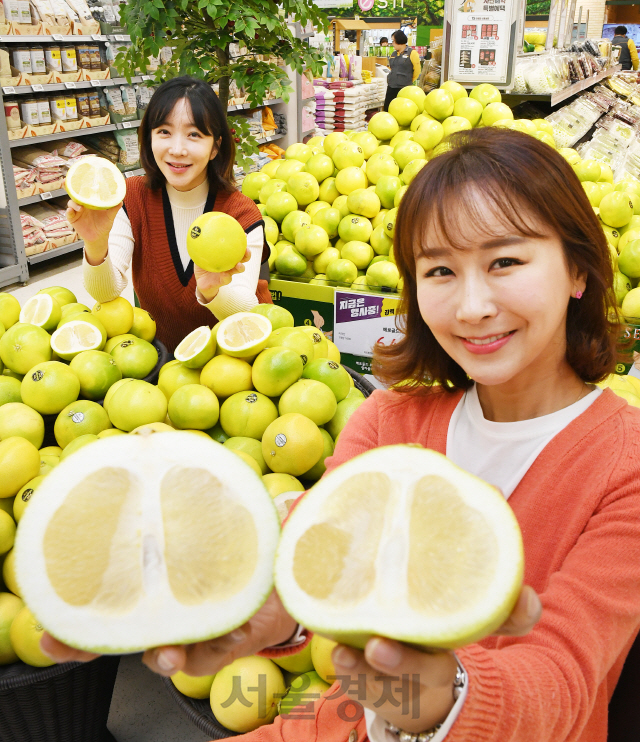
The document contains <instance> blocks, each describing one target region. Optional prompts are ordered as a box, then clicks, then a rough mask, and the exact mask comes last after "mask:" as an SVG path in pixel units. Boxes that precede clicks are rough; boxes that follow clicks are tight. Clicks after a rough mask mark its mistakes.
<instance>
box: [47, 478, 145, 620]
mask: <svg viewBox="0 0 640 742" xmlns="http://www.w3.org/2000/svg"><path fill="white" fill-rule="evenodd" d="M139 507H140V488H139V483H137V482H136V481H135V480H133V479H132V478H131V476H130V474H129V472H128V471H127V470H126V469H116V468H111V467H105V468H104V469H100V470H98V471H96V472H95V473H93V474H90V475H89V476H87V477H86V478H85V479H84V480H83V481H82V482H80V483H79V484H78V485H76V486H75V487H74V488H73V489H72V490H71V492H70V493H69V495H68V496H67V498H66V499H65V501H64V503H63V504H62V505H61V506H60V507H59V508H58V510H57V511H56V512H55V514H54V516H53V517H52V519H51V521H50V523H49V525H48V526H47V530H46V532H45V538H44V557H45V562H46V565H47V575H48V577H49V580H50V581H51V585H52V586H53V589H54V590H55V591H56V593H57V594H58V595H59V597H60V598H61V599H62V600H64V601H65V602H66V603H69V604H70V605H75V606H86V605H89V604H93V605H94V606H96V607H97V608H100V609H101V610H102V611H114V612H116V613H120V612H124V611H126V610H128V609H129V608H131V607H133V606H134V605H135V603H136V602H137V600H138V599H139V597H140V595H141V593H142V568H141V565H140V559H138V558H137V552H138V551H139V538H138V537H137V533H136V527H135V520H136V519H135V511H136V510H138V509H139ZM78 554H84V555H85V558H84V559H78V556H77V555H78ZM88 554H90V555H91V558H86V555H88Z"/></svg>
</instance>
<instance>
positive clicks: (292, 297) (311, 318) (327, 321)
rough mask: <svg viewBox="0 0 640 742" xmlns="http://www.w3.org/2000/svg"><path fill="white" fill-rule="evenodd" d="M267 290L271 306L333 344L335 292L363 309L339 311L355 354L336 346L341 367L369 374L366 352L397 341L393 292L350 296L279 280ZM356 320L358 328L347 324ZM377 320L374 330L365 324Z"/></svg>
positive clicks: (341, 291) (340, 290)
mask: <svg viewBox="0 0 640 742" xmlns="http://www.w3.org/2000/svg"><path fill="white" fill-rule="evenodd" d="M269 289H270V291H271V298H272V299H273V303H274V304H279V305H280V306H282V307H284V308H285V309H288V310H289V311H290V312H291V314H292V315H293V318H294V321H295V324H296V325H308V326H311V327H316V328H318V329H319V330H322V332H324V334H325V335H326V336H327V337H328V338H329V339H330V340H333V341H334V342H336V337H335V332H334V331H335V327H334V322H335V316H336V314H335V296H336V292H338V293H339V294H340V295H341V296H344V293H345V292H346V293H348V294H350V295H351V299H350V302H351V303H353V304H359V303H362V304H363V305H364V306H363V307H360V308H358V307H349V308H348V311H347V310H342V309H341V311H340V313H339V317H340V319H341V320H343V321H345V320H347V321H349V324H348V327H349V332H348V333H347V334H349V336H350V342H349V348H350V349H351V350H354V349H355V350H357V351H358V352H349V351H346V350H345V346H344V344H342V343H341V342H340V341H339V342H337V345H338V348H339V349H340V356H341V360H342V363H343V364H344V365H345V366H348V367H349V368H351V369H353V370H354V371H357V372H358V373H360V374H362V375H367V376H369V375H370V374H371V358H370V357H369V356H368V355H364V353H367V352H368V349H369V348H371V347H372V346H373V343H374V342H376V341H378V342H379V341H383V342H385V341H386V342H392V341H393V338H394V337H396V335H395V334H394V333H395V332H396V330H395V329H393V326H394V316H393V315H394V314H395V307H396V306H397V302H398V299H399V297H398V295H397V294H396V293H395V292H394V293H391V292H375V291H371V292H365V291H358V292H351V291H350V290H349V289H348V288H344V287H333V286H319V285H316V284H310V283H309V282H308V281H306V280H298V281H296V280H285V279H282V278H271V280H270V281H269ZM351 311H354V313H355V314H354V316H353V317H350V316H348V315H349V313H350V312H351ZM382 317H386V320H385V321H384V322H380V321H379V320H380V319H381V318H382ZM358 319H361V320H363V321H362V322H358V323H357V324H352V323H351V322H350V320H354V321H356V322H357V320H358ZM376 319H377V320H378V322H377V324H375V326H374V327H373V328H372V326H371V323H370V322H367V321H366V320H373V321H374V322H375V321H376ZM387 326H388V327H387ZM382 335H383V336H384V340H383V338H382V337H381V336H382ZM354 339H359V340H360V342H358V341H357V340H356V342H353V341H354ZM369 381H372V382H373V378H372V377H370V378H369Z"/></svg>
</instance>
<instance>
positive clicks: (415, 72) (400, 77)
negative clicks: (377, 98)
mask: <svg viewBox="0 0 640 742" xmlns="http://www.w3.org/2000/svg"><path fill="white" fill-rule="evenodd" d="M391 43H392V44H393V48H394V51H393V53H392V54H391V56H390V57H389V67H391V72H390V73H389V75H388V77H387V95H386V96H385V99H384V110H385V111H388V110H389V103H391V101H392V100H393V99H394V98H395V97H397V95H398V93H399V92H400V91H401V90H402V88H404V87H406V86H407V85H411V84H412V83H413V81H414V80H417V79H418V77H419V75H420V57H419V56H418V52H417V51H416V50H415V49H412V48H411V47H410V46H407V35H406V34H405V33H404V31H396V32H395V33H393V34H392V35H391Z"/></svg>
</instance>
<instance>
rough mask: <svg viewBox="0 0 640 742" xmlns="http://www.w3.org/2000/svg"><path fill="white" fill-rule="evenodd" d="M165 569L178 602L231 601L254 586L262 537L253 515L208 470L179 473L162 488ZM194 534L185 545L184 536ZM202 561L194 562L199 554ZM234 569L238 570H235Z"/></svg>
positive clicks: (168, 476) (172, 473) (169, 475)
mask: <svg viewBox="0 0 640 742" xmlns="http://www.w3.org/2000/svg"><path fill="white" fill-rule="evenodd" d="M160 500H161V507H162V519H163V523H164V537H165V554H164V557H165V563H166V565H167V575H168V578H169V585H170V587H171V591H172V592H173V594H174V596H175V598H176V600H178V601H179V602H180V603H182V604H184V605H197V604H199V603H203V602H205V601H208V600H212V599H214V598H215V599H216V600H220V601H223V600H227V599H229V598H230V597H231V596H233V595H235V594H236V593H238V592H240V590H242V589H243V588H244V587H245V586H246V585H247V584H248V582H249V581H250V580H251V577H252V576H253V574H254V572H255V569H256V565H257V561H258V550H257V544H258V534H257V531H256V527H255V523H254V520H253V518H252V516H251V514H250V513H249V511H248V510H247V509H246V508H245V507H244V506H242V505H240V504H239V503H238V502H234V501H233V500H232V499H231V498H230V497H229V496H228V495H227V494H225V491H224V487H223V485H222V483H221V482H220V481H219V480H218V479H216V477H214V476H213V474H211V473H210V472H208V471H206V470H204V469H194V468H189V469H183V468H178V467H176V468H174V469H172V470H171V471H169V472H167V474H166V475H165V477H164V478H163V480H162V483H161V485H160ZM185 533H188V534H189V539H186V540H185V537H184V534H185ZM194 553H197V554H199V555H200V558H199V560H198V561H197V562H194V559H193V554H194ZM230 565H233V569H230V568H229V566H230Z"/></svg>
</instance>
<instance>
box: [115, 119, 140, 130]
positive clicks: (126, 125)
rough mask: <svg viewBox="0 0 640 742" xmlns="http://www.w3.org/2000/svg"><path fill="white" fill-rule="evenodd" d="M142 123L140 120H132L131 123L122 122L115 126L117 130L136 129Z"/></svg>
mask: <svg viewBox="0 0 640 742" xmlns="http://www.w3.org/2000/svg"><path fill="white" fill-rule="evenodd" d="M141 123H142V121H141V120H140V119H134V120H133V121H123V122H122V123H120V124H116V128H118V129H137V128H138V127H139V126H140V124H141Z"/></svg>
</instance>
